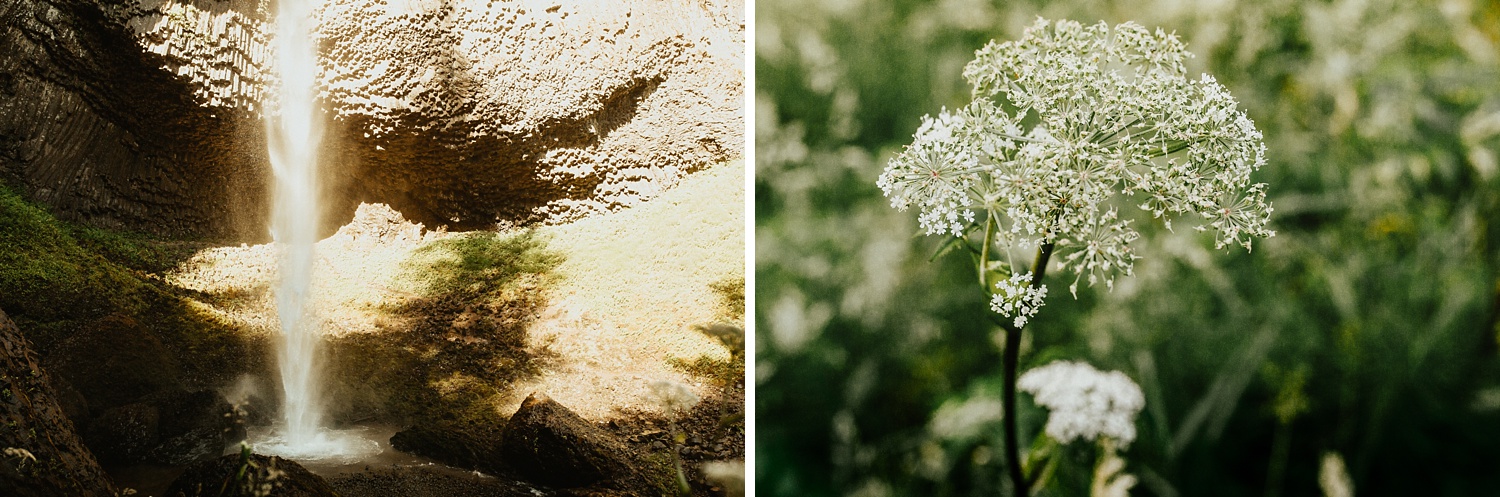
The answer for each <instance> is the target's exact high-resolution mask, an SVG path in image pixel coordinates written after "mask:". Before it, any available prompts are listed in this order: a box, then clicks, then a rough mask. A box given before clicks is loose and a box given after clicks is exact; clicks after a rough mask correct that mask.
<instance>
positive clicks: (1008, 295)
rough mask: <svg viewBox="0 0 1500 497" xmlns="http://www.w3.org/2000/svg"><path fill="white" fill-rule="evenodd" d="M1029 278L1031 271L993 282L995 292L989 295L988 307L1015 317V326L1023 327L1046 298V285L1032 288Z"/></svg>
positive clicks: (1002, 314) (1040, 307) (1001, 313)
mask: <svg viewBox="0 0 1500 497" xmlns="http://www.w3.org/2000/svg"><path fill="white" fill-rule="evenodd" d="M1031 278H1032V273H1015V274H1012V275H1010V279H1007V280H1001V281H998V282H995V294H994V295H993V296H991V297H990V309H992V310H994V311H995V312H998V313H1000V315H1001V316H1005V317H1014V318H1016V322H1015V325H1016V328H1024V327H1025V326H1026V321H1027V320H1029V319H1031V317H1032V316H1035V315H1036V312H1037V311H1039V310H1041V309H1042V303H1043V301H1045V300H1047V287H1046V286H1045V285H1038V286H1036V287H1035V288H1032V286H1031Z"/></svg>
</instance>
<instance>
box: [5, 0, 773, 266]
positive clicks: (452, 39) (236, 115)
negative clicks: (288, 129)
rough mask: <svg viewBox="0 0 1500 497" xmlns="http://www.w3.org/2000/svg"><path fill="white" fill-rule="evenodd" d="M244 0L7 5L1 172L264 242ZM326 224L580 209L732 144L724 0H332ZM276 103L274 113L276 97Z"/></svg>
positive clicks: (652, 187)
mask: <svg viewBox="0 0 1500 497" xmlns="http://www.w3.org/2000/svg"><path fill="white" fill-rule="evenodd" d="M265 10H266V8H265V5H264V4H262V3H261V2H257V1H254V0H228V1H215V0H194V1H187V2H182V1H175V0H165V1H163V0H131V1H127V2H116V1H111V0H93V1H86V0H0V17H3V18H4V21H5V22H4V24H3V25H4V26H5V27H3V28H0V53H5V54H7V55H4V56H0V178H6V179H7V181H8V182H12V183H19V184H21V185H23V186H24V187H25V188H24V189H25V190H26V191H27V192H28V194H29V195H30V196H31V197H32V198H34V199H36V200H40V201H42V202H44V203H47V204H49V205H51V206H53V208H54V210H55V211H56V212H58V213H59V214H60V215H62V216H64V217H67V218H70V219H81V220H85V221H88V222H91V223H94V224H99V225H105V226H113V227H128V228H133V229H139V230H145V231H154V232H169V233H189V234H197V235H205V236H213V237H223V238H235V239H263V238H264V237H265V230H264V223H263V218H264V216H265V213H264V211H265V210H266V207H265V206H266V205H267V204H266V202H265V196H266V181H267V179H268V178H267V177H268V169H269V167H268V166H267V165H266V164H267V162H266V154H265V152H264V143H265V136H264V129H263V125H262V124H261V121H260V116H261V112H263V111H265V109H264V108H263V107H264V104H263V103H262V99H263V98H264V97H265V95H266V94H267V90H268V88H271V87H272V86H274V84H275V75H274V71H272V68H271V67H270V66H269V64H270V62H269V61H271V60H273V59H272V57H271V54H270V53H269V52H268V49H267V46H268V44H267V41H268V33H269V32H270V31H271V26H270V25H269V24H267V23H266V20H267V19H268V16H267V14H266V13H265ZM319 12H320V13H319V16H320V23H321V24H320V28H319V36H320V39H321V43H322V54H323V63H324V67H323V72H322V76H321V78H320V81H321V83H322V84H323V85H324V86H323V93H322V95H323V97H324V99H325V101H324V104H325V107H326V108H327V109H328V110H329V112H330V114H331V120H330V126H331V129H330V131H331V132H330V133H329V134H328V136H329V140H328V141H327V143H325V150H324V154H323V155H324V158H325V161H324V164H325V166H324V167H325V170H326V174H325V175H324V178H325V180H326V181H325V182H324V184H323V185H322V188H323V190H324V191H325V193H327V195H328V197H329V198H330V199H331V200H332V207H331V210H330V213H329V214H328V218H327V219H326V220H325V221H327V223H325V224H326V225H327V226H329V227H330V228H331V227H333V226H337V225H339V224H342V222H343V221H346V220H347V219H348V218H349V216H350V215H351V214H352V212H353V210H354V207H355V206H356V205H357V204H358V203H359V202H361V201H364V202H381V203H386V204H389V205H391V206H392V207H394V208H395V209H396V210H398V211H400V212H402V213H404V214H405V215H406V216H407V217H408V218H411V219H412V220H414V221H418V222H422V223H425V224H427V225H428V226H433V227H437V226H442V225H451V226H453V227H455V228H471V227H482V226H488V225H492V224H494V223H497V222H499V223H502V224H510V223H525V222H538V221H540V222H548V221H554V222H555V221H563V220H569V219H574V218H577V217H580V216H585V215H589V214H592V213H596V212H602V211H608V210H611V209H616V208H620V207H624V206H629V205H632V204H635V203H638V202H641V201H645V200H648V199H650V198H653V197H655V196H657V195H658V194H660V193H661V192H662V191H663V190H664V189H667V188H670V187H672V186H674V185H675V184H676V182H677V181H678V180H679V179H680V178H681V177H682V176H683V175H685V174H689V173H691V172H693V171H696V170H699V169H702V168H704V167H706V166H708V165H710V164H713V163H715V162H719V161H723V160H726V159H729V158H733V157H736V156H740V155H742V154H743V147H744V136H743V129H742V128H743V125H742V122H743V119H744V96H743V92H744V89H743V87H742V86H743V84H742V81H743V75H744V73H743V66H744V20H743V15H744V6H743V2H741V1H738V0H713V1H707V2H701V1H686V0H680V1H674V0H666V1H664V0H635V1H623V2H588V1H571V2H550V1H549V2H538V1H515V2H500V1H490V0H386V1H383V2H368V1H362V0H327V1H326V2H325V3H324V5H323V7H322V9H320V11H319ZM273 111H274V109H273Z"/></svg>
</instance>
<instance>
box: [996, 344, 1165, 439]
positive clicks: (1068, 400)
mask: <svg viewBox="0 0 1500 497" xmlns="http://www.w3.org/2000/svg"><path fill="white" fill-rule="evenodd" d="M1016 386H1017V387H1018V388H1020V389H1021V390H1025V391H1027V392H1030V393H1031V394H1032V395H1033V396H1035V397H1036V403H1037V404H1040V405H1042V406H1046V407H1047V409H1049V410H1051V411H1052V412H1051V414H1049V415H1048V416H1047V428H1046V431H1047V436H1049V437H1052V438H1053V439H1054V440H1057V441H1059V442H1062V443H1067V442H1069V441H1071V440H1073V439H1075V438H1084V439H1088V440H1094V439H1096V438H1098V437H1099V436H1100V435H1103V436H1107V437H1110V438H1112V439H1114V440H1115V441H1118V442H1119V443H1120V446H1121V447H1124V446H1127V445H1130V442H1132V441H1134V440H1135V416H1136V415H1137V414H1139V413H1140V412H1141V408H1143V407H1145V406H1146V397H1145V395H1143V394H1142V393H1141V387H1139V386H1137V385H1136V384H1135V382H1134V381H1130V377H1128V376H1125V373H1121V372H1119V371H1109V372H1103V371H1099V370H1097V369H1094V367H1093V366H1090V365H1088V364H1085V363H1081V362H1071V361H1053V362H1052V363H1050V364H1048V365H1046V366H1042V367H1039V368H1036V369H1032V370H1031V371H1027V372H1026V374H1023V375H1021V378H1020V380H1019V381H1017V382H1016Z"/></svg>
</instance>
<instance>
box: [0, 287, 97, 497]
mask: <svg viewBox="0 0 1500 497" xmlns="http://www.w3.org/2000/svg"><path fill="white" fill-rule="evenodd" d="M56 397H57V394H56V393H55V392H54V391H53V389H52V385H51V380H50V378H49V377H48V375H47V373H46V372H45V371H42V367H41V361H40V360H38V358H37V355H36V353H35V352H33V351H32V349H31V346H30V344H29V343H28V342H27V340H26V338H25V337H24V336H22V335H21V331H20V330H18V329H16V325H15V324H13V323H11V321H10V318H8V317H6V316H5V312H4V311H0V426H3V427H4V429H0V489H4V490H5V491H4V492H3V493H4V494H5V495H13V496H19V497H42V496H49V497H50V496H57V497H94V496H99V497H105V496H111V495H114V494H115V489H114V486H113V485H112V484H111V483H110V482H109V479H108V478H107V477H105V475H104V471H103V470H101V469H99V463H98V462H96V461H95V460H94V456H93V455H92V454H90V453H89V451H88V449H87V448H85V447H84V446H83V443H81V442H80V441H79V440H78V435H77V433H76V432H75V431H74V429H73V422H72V421H69V420H68V418H67V416H65V415H63V411H62V408H61V407H59V406H58V404H57V400H56ZM22 451H24V453H23V452H22Z"/></svg>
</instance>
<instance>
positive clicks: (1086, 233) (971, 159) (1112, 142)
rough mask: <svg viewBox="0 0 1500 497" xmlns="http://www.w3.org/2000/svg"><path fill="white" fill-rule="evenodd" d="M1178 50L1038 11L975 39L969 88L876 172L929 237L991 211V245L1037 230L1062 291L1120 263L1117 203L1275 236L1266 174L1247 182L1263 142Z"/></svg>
mask: <svg viewBox="0 0 1500 497" xmlns="http://www.w3.org/2000/svg"><path fill="white" fill-rule="evenodd" d="M1189 57H1192V54H1191V53H1189V52H1188V51H1187V50H1186V46H1185V45H1184V44H1183V43H1182V41H1181V40H1179V39H1178V38H1177V36H1176V35H1173V34H1170V33H1166V32H1164V31H1162V30H1160V29H1157V30H1156V31H1148V30H1147V29H1146V28H1143V27H1141V26H1139V25H1137V24H1135V23H1130V22H1127V23H1123V24H1119V25H1116V26H1113V27H1111V26H1109V25H1108V24H1105V23H1102V22H1101V23H1098V24H1094V25H1092V26H1085V25H1082V24H1079V23H1077V22H1073V21H1056V22H1053V21H1049V20H1046V19H1038V20H1037V21H1036V23H1035V24H1033V25H1032V26H1031V27H1030V28H1027V30H1026V33H1025V35H1024V36H1023V37H1022V38H1021V39H1020V40H1016V41H1012V42H1005V43H995V42H991V43H990V44H989V45H987V46H985V47H984V48H982V49H980V50H978V51H977V52H976V54H975V59H974V60H973V61H972V62H970V63H969V64H968V66H966V67H965V68H964V77H965V78H966V79H968V81H969V83H970V84H971V85H973V87H974V92H973V99H972V101H971V102H970V103H969V104H968V105H967V106H965V107H963V108H960V109H956V110H952V111H949V110H947V109H944V110H943V111H942V112H940V113H939V114H938V116H937V117H935V118H934V117H924V118H923V122H922V126H921V128H920V129H919V130H918V131H917V133H916V134H915V135H914V137H913V141H912V144H911V145H909V146H907V147H906V149H905V150H904V151H903V152H902V153H901V154H899V155H897V156H896V157H895V158H893V159H891V161H890V163H889V164H888V165H887V166H886V169H885V172H884V173H883V174H881V176H880V180H879V182H878V184H879V186H880V187H881V189H882V190H884V192H885V195H886V197H887V198H889V199H890V201H891V205H892V206H893V207H896V208H898V209H903V210H904V209H906V208H908V207H912V206H915V207H916V208H917V209H918V210H919V211H920V213H919V214H918V220H919V222H920V224H921V226H922V228H923V229H924V230H925V231H926V233H927V234H929V235H931V234H945V235H952V236H966V233H970V232H971V230H969V227H970V225H971V224H974V223H976V222H978V223H979V224H980V225H985V224H986V223H993V225H994V226H996V227H997V229H996V230H995V232H994V236H993V240H994V243H995V244H996V246H995V248H1009V247H1019V248H1024V247H1038V246H1042V245H1048V244H1050V245H1051V246H1053V247H1054V248H1055V251H1056V255H1057V256H1058V261H1059V265H1060V266H1061V267H1062V268H1063V269H1064V270H1069V271H1072V272H1074V273H1076V276H1075V278H1074V283H1073V285H1072V286H1071V287H1070V289H1072V290H1074V292H1075V293H1076V288H1077V283H1078V281H1080V280H1087V281H1088V283H1089V284H1090V285H1093V284H1094V283H1096V282H1100V281H1102V282H1103V283H1105V285H1106V286H1110V285H1112V283H1113V281H1114V278H1115V276H1116V275H1120V274H1124V275H1129V274H1131V269H1132V267H1133V265H1134V261H1135V259H1137V258H1138V257H1137V256H1136V255H1135V254H1134V253H1133V252H1131V251H1130V246H1129V245H1130V243H1131V242H1132V241H1134V240H1135V239H1136V238H1138V237H1139V234H1138V233H1137V232H1136V230H1135V229H1134V228H1133V227H1132V226H1131V224H1130V222H1129V219H1122V217H1126V216H1125V215H1124V213H1123V212H1121V211H1120V208H1122V207H1127V206H1134V207H1139V208H1140V209H1141V210H1143V211H1145V212H1148V213H1150V215H1151V216H1152V217H1154V218H1157V219H1161V220H1162V221H1163V222H1165V223H1166V224H1167V226H1168V227H1169V228H1170V227H1171V223H1172V220H1173V218H1177V217H1181V216H1186V215H1189V214H1196V215H1197V218H1198V220H1199V222H1198V224H1197V226H1196V229H1199V230H1203V231H1212V232H1214V233H1215V242H1216V245H1217V246H1218V247H1220V248H1222V247H1224V246H1226V245H1229V244H1236V245H1241V246H1244V247H1245V248H1246V249H1249V248H1250V247H1251V239H1252V238H1253V237H1270V236H1273V235H1274V234H1275V233H1274V232H1273V231H1271V230H1270V229H1268V228H1267V226H1266V224H1267V222H1268V220H1269V217H1270V213H1271V211H1272V209H1271V205H1270V204H1268V203H1266V201H1265V193H1266V191H1265V185H1264V184H1252V183H1251V182H1250V174H1251V173H1252V172H1254V171H1255V170H1257V169H1259V168H1260V167H1261V166H1262V165H1263V164H1264V163H1265V157H1264V155H1265V145H1264V144H1262V141H1261V133H1260V131H1259V130H1257V129H1256V128H1255V124H1254V123H1253V122H1251V120H1250V118H1249V117H1247V116H1246V115H1245V113H1244V112H1243V111H1240V110H1239V109H1238V103H1237V102H1236V101H1235V99H1234V97H1232V96H1230V94H1229V92H1228V90H1227V89H1225V88H1224V86H1223V85H1220V84H1219V83H1218V82H1217V81H1216V80H1214V78H1213V77H1211V76H1208V75H1202V76H1201V77H1199V78H1198V79H1195V80H1189V79H1188V77H1187V69H1186V67H1185V65H1184V63H1183V62H1184V61H1185V60H1186V59H1187V58H1189ZM976 218H977V219H978V220H979V221H976ZM981 231H982V230H981ZM1002 290H1003V289H1002ZM1009 298H1010V297H1007V299H1009ZM997 302H998V301H997ZM998 307H999V306H998V305H997V309H996V310H997V311H999V312H1002V314H1005V312H1004V311H1000V309H999V308H998ZM1006 315H1007V316H1011V314H1006ZM1018 316H1019V315H1018ZM1023 321H1024V320H1023Z"/></svg>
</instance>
